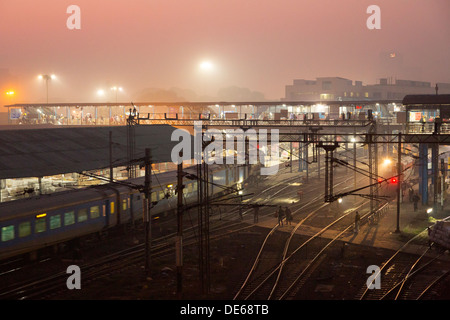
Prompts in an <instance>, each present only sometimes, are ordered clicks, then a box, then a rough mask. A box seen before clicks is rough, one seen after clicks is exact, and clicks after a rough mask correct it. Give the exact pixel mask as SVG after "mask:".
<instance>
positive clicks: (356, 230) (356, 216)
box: [355, 211, 361, 233]
mask: <svg viewBox="0 0 450 320" xmlns="http://www.w3.org/2000/svg"><path fill="white" fill-rule="evenodd" d="M359 220H361V216H360V215H359V212H358V211H356V214H355V233H358V232H359Z"/></svg>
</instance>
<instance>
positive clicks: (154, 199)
mask: <svg viewBox="0 0 450 320" xmlns="http://www.w3.org/2000/svg"><path fill="white" fill-rule="evenodd" d="M155 201H158V200H157V199H156V192H152V202H155Z"/></svg>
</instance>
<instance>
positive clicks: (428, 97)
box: [402, 94, 450, 107]
mask: <svg viewBox="0 0 450 320" xmlns="http://www.w3.org/2000/svg"><path fill="white" fill-rule="evenodd" d="M402 104H403V105H405V106H407V107H408V106H417V105H420V106H427V105H430V106H436V105H450V94H439V95H437V94H410V95H406V96H405V97H404V98H403V101H402Z"/></svg>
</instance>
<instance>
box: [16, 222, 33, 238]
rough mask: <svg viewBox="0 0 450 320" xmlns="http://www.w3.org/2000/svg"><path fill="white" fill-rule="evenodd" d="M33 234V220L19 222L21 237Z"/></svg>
mask: <svg viewBox="0 0 450 320" xmlns="http://www.w3.org/2000/svg"><path fill="white" fill-rule="evenodd" d="M30 234H31V222H30V221H25V222H22V223H19V237H20V238H23V237H26V236H29V235H30Z"/></svg>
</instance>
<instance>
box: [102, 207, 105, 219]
mask: <svg viewBox="0 0 450 320" xmlns="http://www.w3.org/2000/svg"><path fill="white" fill-rule="evenodd" d="M102 209H103V216H104V217H105V216H106V205H105V204H104V205H103V208H102Z"/></svg>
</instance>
